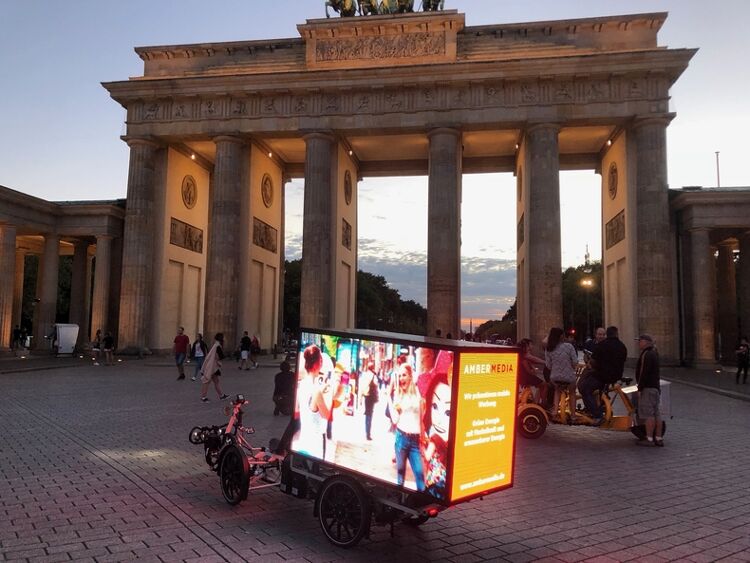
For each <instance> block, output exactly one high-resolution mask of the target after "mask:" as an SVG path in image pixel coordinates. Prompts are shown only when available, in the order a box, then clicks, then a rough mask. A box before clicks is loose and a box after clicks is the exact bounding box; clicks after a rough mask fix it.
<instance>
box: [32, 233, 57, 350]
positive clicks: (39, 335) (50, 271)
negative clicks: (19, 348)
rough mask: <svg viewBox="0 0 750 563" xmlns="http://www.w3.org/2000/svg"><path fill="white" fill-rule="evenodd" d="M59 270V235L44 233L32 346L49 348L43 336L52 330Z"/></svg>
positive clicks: (40, 348)
mask: <svg viewBox="0 0 750 563" xmlns="http://www.w3.org/2000/svg"><path fill="white" fill-rule="evenodd" d="M59 270H60V237H59V236H58V235H56V234H47V235H44V253H43V254H42V258H41V260H40V261H39V275H38V277H37V284H36V286H37V298H38V299H39V301H38V302H37V304H36V310H35V312H34V313H35V315H34V317H35V319H34V342H35V344H34V347H35V348H36V349H38V350H49V349H50V341H49V340H45V339H44V337H45V336H47V335H49V334H50V333H51V332H52V325H54V324H55V317H56V316H57V278H58V274H59Z"/></svg>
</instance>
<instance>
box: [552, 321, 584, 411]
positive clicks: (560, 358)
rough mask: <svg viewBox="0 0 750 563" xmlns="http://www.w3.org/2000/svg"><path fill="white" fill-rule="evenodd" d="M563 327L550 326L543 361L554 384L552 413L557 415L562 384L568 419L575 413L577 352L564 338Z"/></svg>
mask: <svg viewBox="0 0 750 563" xmlns="http://www.w3.org/2000/svg"><path fill="white" fill-rule="evenodd" d="M564 335H565V333H564V332H563V329H561V328H558V327H552V328H551V329H550V331H549V335H548V336H547V346H546V348H545V350H544V363H545V365H546V367H547V368H548V369H549V372H550V374H549V379H550V381H551V382H552V383H554V384H555V398H554V399H553V401H552V408H553V409H554V410H555V412H554V413H553V415H557V414H558V413H557V409H558V408H559V405H560V394H561V391H560V386H559V385H558V384H564V385H566V386H567V389H568V410H569V411H570V421H571V422H572V421H574V420H575V415H576V366H577V365H578V354H576V349H575V348H574V347H573V345H572V344H571V343H570V342H567V341H566V340H565V339H564Z"/></svg>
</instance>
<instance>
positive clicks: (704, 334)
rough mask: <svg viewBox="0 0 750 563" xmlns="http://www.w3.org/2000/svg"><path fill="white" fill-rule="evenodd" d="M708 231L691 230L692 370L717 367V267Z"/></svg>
mask: <svg viewBox="0 0 750 563" xmlns="http://www.w3.org/2000/svg"><path fill="white" fill-rule="evenodd" d="M709 235H710V231H709V230H708V229H695V230H692V231H690V248H691V260H690V262H691V271H690V277H691V284H690V285H691V292H692V294H691V296H690V300H691V301H692V307H693V338H694V340H693V347H694V352H693V353H694V358H693V364H694V366H695V367H713V366H715V365H716V349H715V336H716V335H715V332H714V331H715V326H716V313H715V311H716V264H715V260H714V250H713V248H712V247H711V245H710V240H709Z"/></svg>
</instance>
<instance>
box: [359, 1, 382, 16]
mask: <svg viewBox="0 0 750 563" xmlns="http://www.w3.org/2000/svg"><path fill="white" fill-rule="evenodd" d="M378 13H379V12H378V0H359V14H360V15H361V16H369V15H372V14H374V15H377V14H378Z"/></svg>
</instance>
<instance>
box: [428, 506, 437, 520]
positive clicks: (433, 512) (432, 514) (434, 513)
mask: <svg viewBox="0 0 750 563" xmlns="http://www.w3.org/2000/svg"><path fill="white" fill-rule="evenodd" d="M427 514H428V515H429V516H430V518H434V517H435V516H437V515H438V509H437V508H430V509H429V510H428V511H427Z"/></svg>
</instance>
